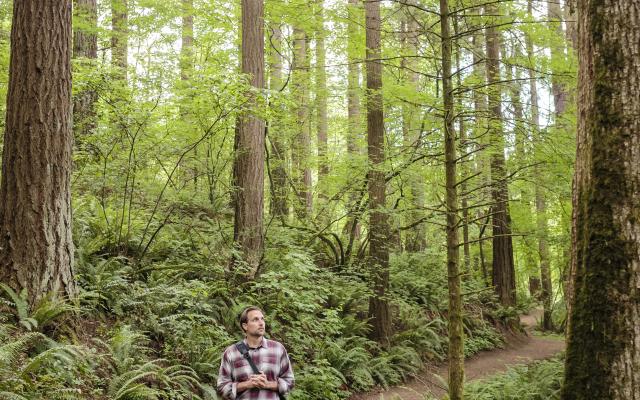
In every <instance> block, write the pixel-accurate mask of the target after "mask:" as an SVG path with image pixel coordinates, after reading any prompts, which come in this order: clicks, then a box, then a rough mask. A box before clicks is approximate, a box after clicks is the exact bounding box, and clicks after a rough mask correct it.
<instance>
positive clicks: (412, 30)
mask: <svg viewBox="0 0 640 400" xmlns="http://www.w3.org/2000/svg"><path fill="white" fill-rule="evenodd" d="M405 8H406V15H405V17H404V21H403V25H404V29H403V32H402V36H403V37H402V41H403V47H405V51H406V52H407V55H408V57H404V58H403V59H402V61H401V66H402V68H403V69H405V71H404V73H405V74H406V80H407V84H408V86H409V88H410V90H412V91H416V92H417V91H418V90H419V87H418V83H419V82H418V79H419V67H418V65H417V63H416V60H418V52H419V48H418V47H419V41H418V33H419V30H418V21H417V20H416V17H415V15H413V12H412V11H413V8H411V7H405ZM402 138H403V145H404V147H405V148H406V149H418V148H419V147H420V108H419V107H417V106H416V105H414V104H413V103H412V102H411V101H407V102H405V103H403V104H402ZM420 172H421V171H420V170H418V169H415V168H413V169H412V170H410V171H408V181H409V190H408V192H409V199H410V202H411V208H412V209H413V210H414V211H413V212H411V213H409V216H410V223H414V222H415V221H417V220H419V219H421V218H423V217H424V215H423V214H424V177H423V176H422V174H421V173H420ZM424 227H425V224H422V223H421V224H417V225H416V226H415V227H413V228H412V229H411V230H410V231H409V233H408V235H407V240H406V248H407V250H408V251H413V252H418V251H424V250H425V249H426V247H427V239H426V232H425V228H424Z"/></svg>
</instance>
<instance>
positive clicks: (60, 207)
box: [0, 0, 76, 304]
mask: <svg viewBox="0 0 640 400" xmlns="http://www.w3.org/2000/svg"><path fill="white" fill-rule="evenodd" d="M12 24H13V25H12V28H11V64H10V67H9V88H8V95H7V115H6V130H5V133H4V151H3V154H2V182H1V183H0V281H1V282H4V283H6V284H8V285H9V286H11V287H12V288H13V289H15V290H16V291H20V290H22V289H26V290H27V293H28V296H29V302H30V303H31V304H34V303H35V302H36V301H38V300H39V299H41V298H42V297H43V296H44V295H45V294H46V293H47V292H58V293H61V294H64V295H68V296H72V295H74V294H75V292H76V289H75V283H74V277H73V241H72V240H71V163H72V161H71V153H72V147H73V135H72V132H71V65H70V64H71V36H72V33H71V0H67V1H61V0H20V1H16V2H14V4H13V22H12ZM52 49H55V51H52Z"/></svg>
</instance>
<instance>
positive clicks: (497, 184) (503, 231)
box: [485, 4, 516, 306]
mask: <svg viewBox="0 0 640 400" xmlns="http://www.w3.org/2000/svg"><path fill="white" fill-rule="evenodd" d="M485 7H486V8H485V10H486V14H488V15H497V14H498V7H497V6H496V4H488V5H486V6H485ZM494 24H495V21H490V22H489V25H488V26H487V28H486V41H487V61H486V64H487V84H488V86H489V88H488V89H489V96H488V102H489V135H490V141H491V183H492V189H491V196H492V202H493V206H492V212H493V218H492V220H493V231H492V234H493V275H492V277H493V279H492V282H493V285H494V287H495V290H496V294H497V295H498V299H499V300H500V303H501V304H502V305H505V306H512V305H515V303H516V281H515V269H514V265H513V244H512V238H511V216H510V214H509V192H508V187H507V181H506V167H505V158H504V136H503V135H504V133H503V127H502V109H501V108H502V105H501V93H500V92H501V90H500V86H499V82H500V59H499V58H500V55H499V54H500V34H499V33H498V31H497V29H496V27H495V25H494Z"/></svg>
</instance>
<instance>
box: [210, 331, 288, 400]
mask: <svg viewBox="0 0 640 400" xmlns="http://www.w3.org/2000/svg"><path fill="white" fill-rule="evenodd" d="M244 343H245V344H247V341H246V339H245V340H244ZM247 347H248V345H247ZM249 355H250V356H251V358H252V359H253V363H254V364H255V365H256V367H257V368H258V370H259V371H262V372H264V374H265V375H266V376H267V380H269V381H278V392H274V391H272V390H267V389H258V388H253V389H249V390H245V391H244V392H241V393H238V392H237V390H236V388H237V385H238V383H239V382H244V381H246V380H248V379H249V376H251V375H253V370H252V369H251V366H250V365H249V362H248V361H247V360H246V359H245V358H244V357H243V356H242V354H241V353H240V352H239V351H238V349H237V348H236V345H235V344H232V345H231V346H229V347H227V348H226V350H225V351H224V354H222V361H221V362H220V372H219V373H218V385H217V386H218V393H220V394H221V395H222V397H223V398H225V399H228V400H279V396H278V393H280V394H286V393H289V391H290V390H291V389H292V388H293V369H291V362H290V361H289V356H288V355H287V350H286V349H285V348H284V346H283V345H282V344H280V343H279V342H276V341H275V340H269V339H267V338H262V343H261V344H260V346H259V347H257V348H255V349H252V348H249Z"/></svg>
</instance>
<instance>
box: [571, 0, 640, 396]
mask: <svg viewBox="0 0 640 400" xmlns="http://www.w3.org/2000/svg"><path fill="white" fill-rule="evenodd" d="M578 18H579V19H578V42H579V46H578V52H579V53H578V54H579V61H580V66H579V79H578V82H579V87H578V98H579V99H581V101H580V103H579V113H578V115H579V119H578V148H577V151H578V153H577V160H576V178H577V179H576V181H575V189H576V193H575V196H576V198H577V206H578V207H577V212H576V217H577V218H576V227H577V229H576V232H575V234H576V238H575V244H576V246H577V248H576V249H575V254H576V258H575V266H576V269H575V276H574V282H573V284H574V297H573V306H572V309H571V315H570V321H571V329H570V331H569V336H568V339H567V354H566V372H565V384H564V388H563V391H562V398H563V399H564V400H586V399H608V400H622V399H624V400H637V399H639V398H640V374H639V373H638V371H640V207H638V204H640V118H639V117H638V116H640V59H639V58H638V54H640V13H638V4H637V1H628V2H627V1H620V2H613V3H605V2H602V1H595V0H591V1H587V0H585V1H582V2H579V4H578Z"/></svg>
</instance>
